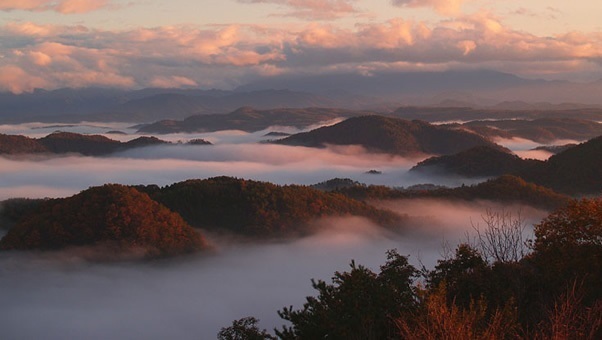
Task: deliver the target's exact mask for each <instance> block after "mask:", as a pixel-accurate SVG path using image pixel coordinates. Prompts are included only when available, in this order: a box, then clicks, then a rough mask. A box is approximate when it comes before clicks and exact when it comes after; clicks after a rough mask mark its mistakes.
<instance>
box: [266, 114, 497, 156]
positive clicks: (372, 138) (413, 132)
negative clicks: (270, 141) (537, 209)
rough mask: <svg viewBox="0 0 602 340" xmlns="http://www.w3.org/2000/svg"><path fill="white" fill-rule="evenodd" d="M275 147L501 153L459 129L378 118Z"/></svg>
mask: <svg viewBox="0 0 602 340" xmlns="http://www.w3.org/2000/svg"><path fill="white" fill-rule="evenodd" d="M276 143H279V144H286V145H299V146H308V147H324V146H325V145H328V144H334V145H361V146H363V147H365V148H366V149H367V150H369V151H374V152H382V153H390V154H396V155H402V156H413V155H421V154H435V155H448V154H454V153H457V152H460V151H464V150H467V149H470V148H473V147H476V146H489V147H492V148H497V149H504V148H503V147H501V146H499V145H497V144H495V143H493V142H491V141H489V140H487V139H486V138H484V137H481V136H479V135H477V134H476V133H473V132H468V131H464V130H462V129H456V128H450V127H444V126H437V125H433V124H429V123H427V122H423V121H420V120H412V121H409V120H404V119H398V118H391V117H384V116H377V115H371V116H362V117H353V118H349V119H347V120H345V121H343V122H341V123H338V124H335V125H332V126H326V127H322V128H319V129H315V130H312V131H309V132H304V133H299V134H295V135H292V136H290V137H287V138H284V139H281V140H279V141H276Z"/></svg>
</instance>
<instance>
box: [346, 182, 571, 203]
mask: <svg viewBox="0 0 602 340" xmlns="http://www.w3.org/2000/svg"><path fill="white" fill-rule="evenodd" d="M335 192H338V193H341V194H344V195H345V196H348V197H351V198H354V199H359V200H374V199H377V200H383V199H413V198H443V199H450V200H457V199H461V200H466V201H473V200H491V201H496V202H503V203H508V204H510V203H520V204H527V205H530V206H534V207H540V208H544V209H555V208H558V207H561V206H563V205H564V204H566V203H567V202H568V201H569V200H570V198H569V197H568V196H565V195H562V194H558V193H556V192H554V191H552V190H550V189H548V188H545V187H543V186H539V185H536V184H533V183H528V182H526V181H524V180H523V179H521V178H519V177H515V176H510V175H504V176H500V177H498V178H494V179H490V180H488V181H485V182H483V183H479V184H476V185H472V186H461V187H457V188H435V189H432V190H419V189H392V188H389V187H385V186H378V185H371V186H364V185H358V186H354V187H346V188H340V189H337V190H335Z"/></svg>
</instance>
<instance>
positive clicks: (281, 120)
mask: <svg viewBox="0 0 602 340" xmlns="http://www.w3.org/2000/svg"><path fill="white" fill-rule="evenodd" d="M366 114H370V112H368V111H353V110H344V109H331V108H305V109H291V108H288V109H285V108H282V109H272V110H258V109H254V108H251V107H241V108H239V109H238V110H235V111H233V112H231V113H228V114H204V115H194V116H190V117H188V118H186V119H184V120H162V121H159V122H156V123H153V124H149V125H146V126H144V127H142V128H140V130H139V132H142V133H175V132H213V131H220V130H241V131H246V132H255V131H261V130H265V129H267V128H269V127H270V126H292V127H296V128H300V129H301V128H307V127H309V126H312V125H316V124H319V123H322V122H326V121H332V120H334V119H339V118H348V117H353V116H359V115H366Z"/></svg>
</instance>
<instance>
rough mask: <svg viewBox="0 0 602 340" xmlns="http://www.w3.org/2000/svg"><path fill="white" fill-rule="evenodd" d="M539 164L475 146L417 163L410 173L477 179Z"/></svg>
mask: <svg viewBox="0 0 602 340" xmlns="http://www.w3.org/2000/svg"><path fill="white" fill-rule="evenodd" d="M539 163H542V162H540V161H535V160H523V159H522V158H520V157H518V156H517V155H514V154H512V153H510V152H504V151H502V150H499V149H495V148H491V147H488V146H477V147H474V148H472V149H468V150H466V151H462V152H459V153H457V154H454V155H445V156H438V157H431V158H428V159H426V160H424V161H422V162H420V163H418V164H417V165H416V166H414V167H413V168H412V169H410V171H412V172H419V173H424V174H434V175H460V176H464V177H469V178H470V177H477V178H478V177H494V176H501V175H504V174H513V173H517V172H519V171H520V170H522V169H526V168H527V167H528V166H533V165H535V164H539Z"/></svg>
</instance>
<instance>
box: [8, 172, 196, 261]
mask: <svg viewBox="0 0 602 340" xmlns="http://www.w3.org/2000/svg"><path fill="white" fill-rule="evenodd" d="M82 246H106V247H107V249H110V250H113V251H115V252H117V253H123V254H130V253H136V254H141V255H142V256H143V257H146V258H152V257H163V256H170V255H178V254H185V253H190V252H194V251H198V250H201V249H203V248H206V247H207V243H206V242H205V240H204V238H203V237H202V236H201V235H200V234H199V233H198V232H197V231H195V230H194V229H193V228H192V227H190V226H189V225H188V224H187V223H186V222H185V221H184V220H183V219H182V218H181V217H180V216H179V215H178V214H176V213H173V212H172V211H170V210H169V209H168V208H166V207H165V206H163V205H161V204H159V203H157V202H155V201H153V200H152V199H150V197H149V196H148V195H147V194H145V193H141V192H139V191H138V190H136V189H135V188H132V187H126V186H122V185H116V184H107V185H103V186H100V187H94V188H90V189H88V190H85V191H82V192H81V193H79V194H77V195H75V196H72V197H69V198H64V199H53V200H49V201H47V202H44V203H43V204H42V205H41V206H40V207H39V208H38V209H36V210H34V211H32V212H30V213H29V214H28V215H26V216H24V217H23V218H22V219H21V220H20V222H19V223H17V225H15V226H14V227H13V228H12V229H10V230H9V232H8V233H7V234H6V236H4V238H3V239H2V240H0V249H3V250H10V249H19V250H26V249H27V250H32V249H38V250H59V249H64V248H68V247H82Z"/></svg>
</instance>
